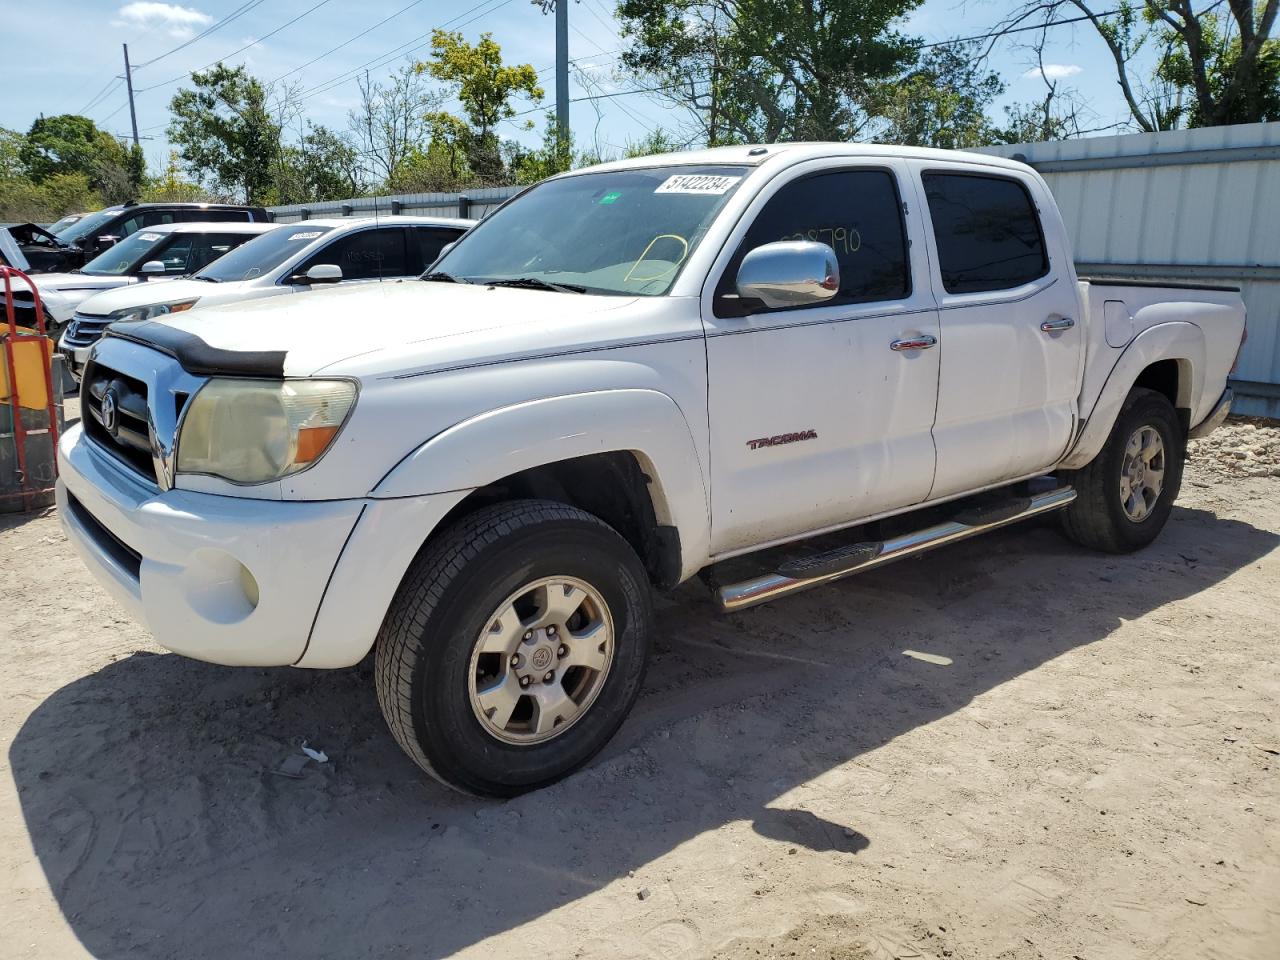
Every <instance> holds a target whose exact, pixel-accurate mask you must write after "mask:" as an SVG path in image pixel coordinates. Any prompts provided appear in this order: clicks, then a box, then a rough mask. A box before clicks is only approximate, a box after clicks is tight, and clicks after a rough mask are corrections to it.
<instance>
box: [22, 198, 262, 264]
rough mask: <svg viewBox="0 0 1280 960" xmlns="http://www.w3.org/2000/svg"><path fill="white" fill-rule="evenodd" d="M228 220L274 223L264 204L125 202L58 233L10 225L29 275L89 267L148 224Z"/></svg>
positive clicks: (39, 228) (82, 218)
mask: <svg viewBox="0 0 1280 960" xmlns="http://www.w3.org/2000/svg"><path fill="white" fill-rule="evenodd" d="M228 221H229V222H231V223H269V222H270V221H271V217H270V216H269V215H268V213H267V211H266V210H264V209H263V208H262V207H248V206H239V205H236V204H229V203H125V204H119V205H117V206H114V207H106V208H105V209H103V210H98V211H97V212H95V213H87V214H84V215H82V216H80V217H79V218H78V219H77V220H76V221H75V222H74V223H71V224H69V225H67V226H65V227H61V228H59V229H58V230H56V231H54V230H45V229H44V228H43V227H39V226H37V225H36V224H34V223H24V224H18V225H16V226H12V227H10V228H9V233H10V235H11V236H12V237H13V238H14V240H15V241H16V243H17V246H18V249H19V250H20V251H21V253H22V255H23V256H24V258H25V259H26V265H25V266H24V265H23V264H21V263H16V264H14V266H17V267H20V268H22V269H23V270H26V271H27V272H28V273H56V272H66V271H68V270H75V269H76V268H78V267H82V266H84V265H85V263H87V262H88V261H89V260H92V259H93V258H94V257H96V256H97V255H98V254H100V253H102V252H103V251H104V250H106V249H107V248H109V247H110V246H112V245H113V244H115V243H118V242H119V241H121V240H123V239H124V238H125V237H127V236H130V235H131V234H134V233H137V232H138V231H139V230H141V229H143V228H144V227H158V226H161V225H162V224H166V223H209V222H228ZM59 222H61V221H59ZM55 226H57V224H55Z"/></svg>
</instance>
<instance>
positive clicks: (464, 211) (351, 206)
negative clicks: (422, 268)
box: [270, 187, 524, 223]
mask: <svg viewBox="0 0 1280 960" xmlns="http://www.w3.org/2000/svg"><path fill="white" fill-rule="evenodd" d="M523 189H524V187H476V188H475V189H473V190H467V191H464V192H463V193H398V194H395V195H394V196H387V197H356V198H354V199H351V200H327V201H325V202H324V203H296V204H293V205H291V206H287V207H271V208H270V209H271V215H272V218H273V219H274V220H276V221H277V222H278V223H297V222H298V221H300V220H314V219H316V218H318V217H371V216H373V214H374V213H375V212H377V213H379V214H381V215H383V216H386V215H388V214H391V215H393V216H394V215H397V214H410V213H418V214H430V215H432V216H437V217H473V218H475V219H477V220H478V219H480V218H481V217H483V216H484V215H485V214H486V213H488V212H489V211H490V210H493V209H494V208H496V207H497V206H498V204H500V203H502V201H504V200H506V199H507V198H508V197H511V196H514V195H515V194H516V193H518V192H520V191H521V190H523Z"/></svg>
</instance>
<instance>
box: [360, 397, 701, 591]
mask: <svg viewBox="0 0 1280 960" xmlns="http://www.w3.org/2000/svg"><path fill="white" fill-rule="evenodd" d="M624 451H629V452H631V453H634V454H635V455H636V456H637V457H638V459H639V461H640V467H641V469H642V470H643V471H644V472H645V474H646V475H647V476H648V477H649V479H650V482H649V488H650V492H651V495H652V498H653V508H654V513H655V515H656V516H657V520H658V522H659V523H660V524H666V525H670V526H674V527H676V528H677V529H678V530H679V531H680V543H681V548H682V549H681V555H682V558H683V560H682V562H683V564H684V565H685V566H686V567H690V569H684V570H682V571H681V579H684V578H686V577H689V576H692V575H693V574H694V573H696V572H697V569H698V567H699V566H700V565H701V561H702V559H703V558H705V557H706V556H707V554H708V551H709V548H710V541H711V525H710V503H709V498H708V491H707V482H706V475H705V472H704V470H703V466H702V464H701V462H700V461H699V459H698V453H697V449H696V447H695V446H694V442H693V434H692V432H691V431H690V429H689V424H688V421H687V420H686V419H685V416H684V414H683V413H682V412H681V410H680V407H679V406H678V405H677V404H676V402H675V401H674V400H672V399H671V397H669V396H667V395H666V394H665V393H660V392H658V391H656V390H644V389H620V390H602V391H594V392H590V393H578V394H569V395H566V396H560V397H548V398H545V399H541V400H530V401H527V402H524V403H517V404H513V405H511V406H507V407H501V408H499V409H496V410H490V411H488V412H487V413H482V414H479V415H478V416H475V417H472V418H470V419H468V420H464V421H462V422H461V423H458V424H455V425H454V426H452V427H449V428H448V429H446V430H443V431H441V432H440V433H438V434H436V435H435V436H434V437H432V438H431V439H429V440H427V441H426V442H425V443H423V444H422V445H421V446H419V447H418V448H417V449H415V450H414V451H413V452H412V453H410V454H409V455H408V456H406V457H405V458H404V459H403V460H401V461H400V462H399V463H398V464H397V465H396V466H395V467H394V468H392V470H391V471H390V472H389V473H388V474H387V475H386V476H385V477H383V478H382V479H381V480H380V481H379V482H378V484H377V486H376V487H375V488H374V489H373V491H372V492H371V493H370V496H372V497H375V498H389V497H415V496H422V495H426V494H436V493H446V492H450V491H459V490H472V489H475V488H476V487H481V486H485V485H486V484H490V483H493V482H494V481H497V480H500V479H502V478H503V477H507V476H510V475H511V474H514V473H519V472H520V471H522V470H527V469H530V468H531V467H538V466H543V465H545V464H549V463H558V462H560V461H563V460H571V459H573V458H575V457H584V456H589V455H591V454H597V453H613V452H624Z"/></svg>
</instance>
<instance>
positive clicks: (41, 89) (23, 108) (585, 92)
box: [0, 0, 1128, 170]
mask: <svg viewBox="0 0 1280 960" xmlns="http://www.w3.org/2000/svg"><path fill="white" fill-rule="evenodd" d="M1012 6H1013V3H1012V0H967V2H964V0H925V2H924V3H923V4H922V5H921V6H920V7H918V8H917V9H916V10H915V11H913V13H912V14H911V15H910V16H909V17H908V18H907V20H906V22H905V23H904V25H903V29H904V30H905V32H907V33H908V34H910V35H917V36H920V37H922V38H924V39H925V40H926V41H939V40H947V39H951V38H954V37H956V36H971V35H976V34H982V33H985V32H987V31H989V30H990V29H991V27H992V26H993V25H994V24H996V23H997V22H998V21H999V20H1000V19H1001V17H1002V16H1003V15H1004V14H1006V13H1007V12H1008V11H1009V10H1010V9H1012ZM612 11H613V2H612V0H576V2H574V3H572V4H571V6H570V8H569V22H570V32H569V56H570V58H571V59H572V60H573V61H574V69H573V70H572V71H571V74H572V76H571V79H570V96H571V97H584V96H589V95H593V94H602V93H614V92H618V91H623V90H629V89H633V88H634V87H636V86H637V84H636V83H635V82H634V80H631V79H629V78H627V77H625V76H622V75H620V74H619V73H618V64H617V62H616V61H617V56H618V51H619V50H620V48H621V47H622V46H623V41H622V39H621V38H620V36H619V32H618V24H617V21H616V19H615V18H614V16H613V12H612ZM15 12H16V11H15ZM554 20H555V18H554V15H544V14H543V13H542V12H541V10H540V8H539V7H538V6H537V5H535V4H533V3H531V2H530V0H417V2H412V0H360V2H358V3H353V2H351V0H182V2H175V3H168V2H160V0H36V2H31V3H27V4H24V5H23V8H22V11H21V14H20V15H10V16H9V17H7V18H6V21H5V33H6V40H7V42H6V44H5V57H4V66H3V68H2V75H3V77H4V80H5V89H6V92H7V94H8V95H7V96H5V97H4V98H2V99H0V126H3V127H8V128H10V129H14V130H19V131H24V132H25V131H26V130H27V129H28V128H29V127H30V125H31V122H32V121H33V120H34V119H35V118H36V117H37V116H39V115H40V114H45V115H54V114H59V113H85V114H86V115H88V116H90V117H92V118H93V120H94V121H95V122H97V124H98V125H99V126H100V127H102V128H104V129H106V130H109V131H110V132H112V133H114V134H117V135H120V136H127V135H129V133H130V122H129V110H128V106H127V98H126V94H125V88H124V82H123V80H122V79H120V78H121V77H122V76H123V59H122V50H121V44H123V43H128V44H129V55H130V59H131V62H132V63H133V64H134V71H133V77H134V87H135V94H136V104H137V113H138V128H139V131H140V133H141V135H142V136H143V137H144V138H145V139H144V140H143V141H142V145H143V148H144V150H145V151H146V154H147V159H148V162H149V165H150V166H151V168H152V169H153V170H154V169H160V168H162V167H163V165H164V163H165V161H166V159H167V157H168V151H169V145H168V143H167V142H166V140H165V126H166V123H167V120H168V112H167V105H168V102H169V99H170V98H171V97H172V96H173V94H174V93H175V92H176V91H177V90H178V89H179V88H180V87H181V86H182V82H183V81H184V80H185V79H186V77H187V75H188V74H189V73H190V72H191V71H192V70H199V69H203V68H204V67H206V66H208V65H211V64H212V63H215V62H217V61H219V60H224V61H225V62H226V63H228V64H232V65H234V64H240V63H243V64H244V65H245V66H246V67H247V68H248V70H249V71H250V72H251V73H252V74H254V75H255V76H257V77H258V78H260V79H262V80H264V81H272V80H278V81H279V82H281V83H298V84H300V85H301V86H302V88H303V94H304V96H305V97H306V100H305V107H306V110H307V112H308V116H309V119H310V120H311V121H312V122H313V123H317V124H324V125H326V126H329V127H333V128H337V129H342V128H345V126H346V117H347V112H348V111H349V110H350V109H351V108H352V107H353V106H355V104H356V101H357V94H358V91H357V89H356V81H355V77H356V76H357V75H361V74H363V71H364V70H365V69H366V68H367V69H368V70H369V71H370V76H371V77H373V78H375V79H376V78H378V77H381V76H386V75H387V74H389V73H390V72H391V71H392V70H393V69H395V68H397V67H399V66H401V65H403V64H404V63H406V62H411V61H412V60H413V59H418V58H422V57H425V56H426V55H427V54H428V53H429V47H428V41H429V37H430V33H431V30H432V29H433V28H435V27H445V28H447V29H451V30H460V31H461V32H462V33H463V34H464V35H465V36H466V37H467V39H468V40H470V41H472V42H474V41H475V40H476V39H477V38H478V37H479V35H480V34H481V33H482V32H491V33H492V34H493V38H494V40H496V41H497V42H498V43H499V44H500V45H501V46H502V54H503V58H504V60H505V61H506V62H508V63H530V64H532V65H533V66H534V68H535V69H537V70H538V71H539V75H540V78H541V80H542V82H543V86H544V87H545V88H546V93H547V96H546V98H545V99H544V101H543V104H542V105H543V106H544V107H546V108H551V107H552V106H553V105H554V100H555V94H554V82H555V76H554V68H553V67H554V63H555V27H554ZM1026 36H1028V37H1029V36H1030V35H1026ZM1045 61H1046V64H1047V68H1046V69H1047V71H1048V72H1049V73H1050V75H1051V76H1053V77H1055V78H1060V79H1061V80H1062V83H1063V86H1064V87H1073V88H1075V89H1076V90H1077V91H1078V93H1079V94H1080V96H1081V98H1082V99H1083V100H1084V101H1085V102H1086V103H1087V104H1088V105H1089V108H1090V110H1091V111H1092V113H1093V117H1092V118H1091V119H1092V123H1091V125H1092V126H1096V127H1106V126H1107V125H1109V124H1113V123H1116V122H1118V121H1123V120H1125V119H1126V118H1127V116H1128V114H1127V111H1126V110H1125V108H1124V105H1123V102H1122V100H1121V98H1120V94H1119V90H1118V87H1117V85H1116V80H1115V69H1114V66H1113V65H1112V62H1111V59H1110V56H1109V54H1108V53H1107V50H1106V48H1105V46H1104V45H1103V44H1102V42H1101V40H1099V39H1098V37H1097V36H1096V35H1095V34H1094V33H1093V30H1092V28H1091V27H1090V26H1089V25H1088V24H1087V23H1086V24H1078V25H1069V26H1061V27H1058V28H1056V29H1054V30H1053V31H1052V32H1051V42H1050V45H1049V47H1048V49H1047V50H1046V55H1045ZM990 66H991V68H992V69H994V70H995V71H996V72H997V73H999V74H1000V76H1001V78H1002V79H1003V80H1004V81H1005V83H1006V84H1007V88H1008V89H1007V91H1006V93H1005V95H1004V97H1003V98H1002V100H1001V101H1000V103H1001V104H1003V103H1008V102H1014V101H1028V100H1033V99H1036V98H1038V97H1040V96H1042V95H1043V89H1044V87H1043V82H1042V81H1041V80H1040V78H1039V77H1038V75H1037V73H1036V71H1035V70H1034V69H1032V67H1033V59H1032V54H1031V53H1030V51H1028V50H1027V49H1025V48H1021V47H1020V45H1019V44H1018V43H1016V42H1014V41H1011V40H1004V41H1002V42H1001V43H999V44H998V45H997V46H996V48H995V50H994V52H993V55H992V57H991V60H990ZM515 106H516V107H517V109H522V110H523V109H528V108H531V107H533V106H536V104H533V103H530V102H527V101H520V102H517V103H515ZM570 117H571V127H572V129H573V132H574V136H575V138H576V140H577V142H578V144H579V146H590V145H592V144H593V143H594V144H596V145H598V146H599V148H600V149H601V150H602V151H604V152H606V153H608V152H618V151H620V150H621V148H622V147H623V146H624V145H626V144H627V143H628V142H634V141H637V140H640V139H641V138H643V137H644V136H645V134H646V133H648V132H650V131H652V130H655V129H657V128H659V127H666V128H668V129H672V128H674V127H675V126H676V125H677V123H676V121H677V119H678V117H677V115H676V114H675V113H674V112H673V111H672V109H671V107H670V106H669V105H668V104H666V103H663V102H661V101H659V100H656V99H655V98H654V97H653V95H651V94H635V95H627V96H619V97H612V98H607V99H598V100H594V101H582V102H578V103H574V104H572V105H571V113H570ZM530 118H532V119H533V120H535V121H536V123H537V129H535V130H534V131H532V132H530V131H525V130H522V129H521V127H520V125H519V123H517V122H508V123H507V124H504V130H503V135H504V136H506V137H511V138H514V139H518V140H521V141H523V142H525V143H529V144H533V143H536V142H537V141H538V139H539V137H540V134H541V127H542V118H541V115H540V114H539V113H533V114H531V117H525V118H522V119H523V120H527V119H530ZM1106 132H1114V131H1106Z"/></svg>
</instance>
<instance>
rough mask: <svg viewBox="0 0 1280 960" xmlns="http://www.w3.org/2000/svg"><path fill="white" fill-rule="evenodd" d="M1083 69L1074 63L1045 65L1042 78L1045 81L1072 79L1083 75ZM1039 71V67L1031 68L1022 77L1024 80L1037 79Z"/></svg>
mask: <svg viewBox="0 0 1280 960" xmlns="http://www.w3.org/2000/svg"><path fill="white" fill-rule="evenodd" d="M1083 72H1084V68H1083V67H1078V66H1076V65H1075V64H1074V63H1046V64H1045V65H1044V78H1045V79H1046V80H1065V79H1066V78H1067V77H1074V76H1075V75H1076V74H1077V73H1083ZM1040 73H1041V70H1040V68H1039V67H1033V68H1032V69H1030V70H1028V71H1027V72H1026V73H1024V74H1023V75H1022V76H1023V77H1024V78H1029V77H1039V76H1040Z"/></svg>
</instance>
